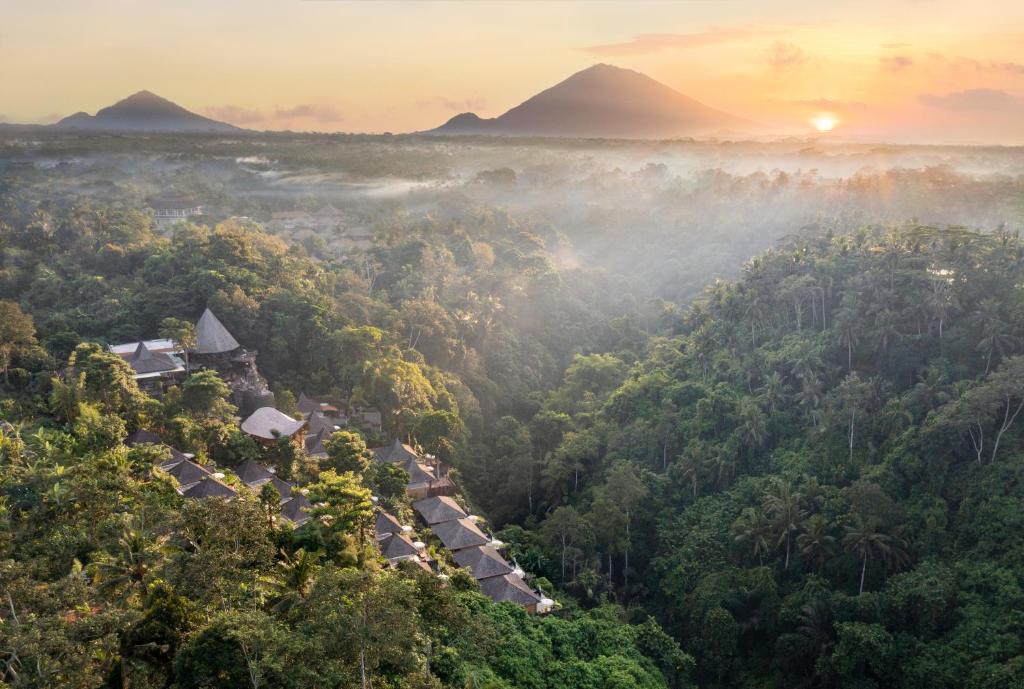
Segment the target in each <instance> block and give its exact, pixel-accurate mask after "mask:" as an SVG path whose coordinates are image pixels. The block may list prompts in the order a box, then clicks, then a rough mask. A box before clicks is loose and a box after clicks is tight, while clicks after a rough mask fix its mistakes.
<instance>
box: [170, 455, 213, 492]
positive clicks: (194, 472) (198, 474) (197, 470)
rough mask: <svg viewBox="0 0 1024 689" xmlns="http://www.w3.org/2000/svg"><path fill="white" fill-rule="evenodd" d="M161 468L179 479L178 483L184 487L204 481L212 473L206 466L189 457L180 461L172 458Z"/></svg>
mask: <svg viewBox="0 0 1024 689" xmlns="http://www.w3.org/2000/svg"><path fill="white" fill-rule="evenodd" d="M160 468H161V469H163V470H164V471H166V472H167V473H168V474H170V475H171V476H173V477H174V478H176V479H178V483H179V484H180V485H181V486H182V487H187V486H190V485H192V484H193V483H197V482H198V481H202V480H203V479H204V478H206V477H207V476H209V475H210V472H209V471H208V470H207V469H206V468H205V467H202V466H200V465H198V464H196V463H195V462H193V461H191V460H188V459H183V460H178V461H175V460H171V461H170V462H168V463H166V464H162V465H161V467H160Z"/></svg>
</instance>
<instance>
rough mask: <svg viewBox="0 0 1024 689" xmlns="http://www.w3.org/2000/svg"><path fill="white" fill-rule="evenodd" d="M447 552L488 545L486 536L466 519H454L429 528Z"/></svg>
mask: <svg viewBox="0 0 1024 689" xmlns="http://www.w3.org/2000/svg"><path fill="white" fill-rule="evenodd" d="M430 530H431V531H433V532H434V535H435V536H437V537H438V538H440V539H441V542H442V543H444V547H445V548H447V549H448V550H461V549H462V548H472V547H474V546H478V545H486V544H487V543H488V538H487V536H485V535H484V533H483V531H481V530H480V529H478V528H477V527H476V524H474V523H473V522H471V521H469V520H468V519H455V520H452V521H450V522H441V523H440V524H434V525H433V526H431V527H430Z"/></svg>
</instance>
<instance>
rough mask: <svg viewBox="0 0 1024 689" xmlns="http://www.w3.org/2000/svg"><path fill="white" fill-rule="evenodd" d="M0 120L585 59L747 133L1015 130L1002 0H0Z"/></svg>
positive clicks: (406, 90)
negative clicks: (725, 116)
mask: <svg viewBox="0 0 1024 689" xmlns="http://www.w3.org/2000/svg"><path fill="white" fill-rule="evenodd" d="M0 10H2V16H3V21H2V22H0V121H8V122H52V121H54V120H56V119H57V118H59V117H62V116H65V115H68V114H71V113H73V112H77V111H81V110H84V111H87V112H90V113H92V112H95V111H96V110H97V109H99V108H101V107H103V106H106V105H109V104H111V103H113V102H115V101H117V100H119V99H121V98H123V97H125V96H127V95H129V94H131V93H133V92H135V91H139V90H142V89H148V90H150V91H153V92H155V93H157V94H159V95H161V96H163V97H165V98H168V99H170V100H173V101H174V102H176V103H178V104H180V105H182V106H184V107H186V108H188V109H190V110H193V111H195V112H199V113H202V114H205V115H207V116H211V117H214V118H217V119H222V120H225V121H228V122H232V123H234V124H237V125H240V126H244V127H249V128H254V129H295V130H314V131H357V132H384V131H390V132H406V131H417V130H422V129H428V128H432V127H434V126H437V125H439V124H441V123H442V122H444V121H445V120H447V119H448V118H449V117H451V116H453V115H455V114H457V113H460V112H464V111H474V112H476V113H478V114H479V115H481V116H484V117H493V116H496V115H499V114H501V113H502V112H504V111H505V110H507V109H509V108H510V107H513V106H515V105H517V104H519V103H520V102H522V101H523V100H525V99H527V98H529V97H530V96H531V95H533V94H535V93H536V92H538V91H540V90H542V89H544V88H547V87H549V86H551V85H553V84H555V83H557V82H558V81H561V80H562V79H564V78H566V77H567V76H569V75H570V74H572V73H573V72H576V71H579V70H581V69H584V68H586V67H588V66H590V65H592V64H594V63H597V62H605V63H609V64H614V65H617V66H620V67H627V68H630V69H635V70H638V71H641V72H643V73H645V74H647V75H649V76H651V77H653V78H655V79H657V80H659V81H661V82H663V83H665V84H667V85H668V86H671V87H672V88H675V89H677V90H679V91H681V92H683V93H685V94H687V95H689V96H691V97H693V98H696V99H698V100H700V101H702V102H704V103H706V104H708V105H711V106H713V107H715V108H719V109H722V110H726V111H728V112H730V113H732V114H734V115H737V116H740V117H743V118H745V119H748V120H752V121H754V122H757V123H759V124H761V125H763V126H764V127H765V129H766V131H772V132H778V133H796V134H799V133H809V132H813V131H815V128H816V127H818V126H831V127H832V128H833V134H834V135H836V136H844V137H851V138H862V139H869V140H878V141H936V142H948V143H1007V144H1010V143H1013V144H1021V143H1024V2H1021V0H971V1H967V0H819V1H818V2H808V1H806V0H664V1H661V2H642V1H639V0H636V1H629V2H617V1H615V0H573V1H570V0H565V1H559V0H520V1H516V2H504V1H501V0H463V1H461V2H451V1H447V2H440V1H438V2H433V1H429V0H419V1H402V0H381V1H370V0H361V1H352V0H173V1H171V0H166V1H161V0H0Z"/></svg>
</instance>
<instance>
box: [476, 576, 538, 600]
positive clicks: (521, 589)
mask: <svg viewBox="0 0 1024 689" xmlns="http://www.w3.org/2000/svg"><path fill="white" fill-rule="evenodd" d="M480 591H481V592H483V594H484V595H485V596H487V597H488V598H490V599H491V600H493V601H494V602H496V603H500V602H501V601H512V602H513V603H518V604H520V605H535V604H537V603H539V602H540V596H538V595H537V594H536V593H534V592H533V591H532V590H531V589H530V587H529V586H527V585H526V582H525V581H523V580H522V578H521V577H518V576H516V575H515V574H503V575H501V576H498V577H488V578H487V579H481V580H480Z"/></svg>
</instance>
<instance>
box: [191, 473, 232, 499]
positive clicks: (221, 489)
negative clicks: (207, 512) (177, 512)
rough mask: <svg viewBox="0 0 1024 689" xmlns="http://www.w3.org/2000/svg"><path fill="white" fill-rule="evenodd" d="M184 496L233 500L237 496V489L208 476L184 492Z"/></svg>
mask: <svg viewBox="0 0 1024 689" xmlns="http://www.w3.org/2000/svg"><path fill="white" fill-rule="evenodd" d="M182 495H183V496H185V497H186V498H231V497H234V496H235V489H234V488H232V487H231V486H229V485H227V484H225V483H221V482H220V481H218V480H217V479H215V478H214V477H213V476H207V477H206V478H204V479H203V480H202V481H199V482H198V483H195V484H193V485H192V486H191V487H189V488H187V489H186V490H185V491H183V492H182Z"/></svg>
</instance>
